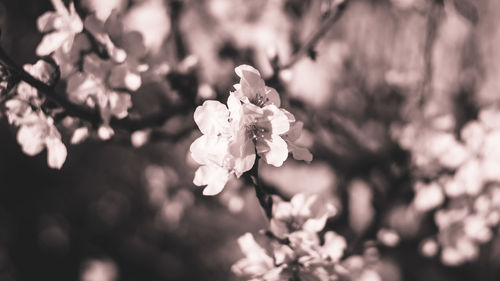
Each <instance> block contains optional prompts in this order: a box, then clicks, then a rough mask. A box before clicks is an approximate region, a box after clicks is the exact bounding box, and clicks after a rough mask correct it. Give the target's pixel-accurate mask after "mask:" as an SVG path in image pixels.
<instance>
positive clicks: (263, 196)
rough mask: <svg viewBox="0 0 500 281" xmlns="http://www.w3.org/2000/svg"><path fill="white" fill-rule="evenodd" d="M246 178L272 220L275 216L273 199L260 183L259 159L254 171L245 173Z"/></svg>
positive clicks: (256, 161) (253, 168) (256, 160)
mask: <svg viewBox="0 0 500 281" xmlns="http://www.w3.org/2000/svg"><path fill="white" fill-rule="evenodd" d="M245 176H246V177H247V178H248V179H249V181H250V182H251V183H252V185H253V186H254V188H255V195H256V196H257V199H258V200H259V204H260V206H261V207H262V209H264V212H265V213H266V216H267V218H268V219H271V217H272V215H273V198H272V197H271V195H269V193H268V192H266V190H265V189H264V188H263V186H262V185H261V184H260V182H259V157H258V156H257V158H256V159H255V164H254V165H253V167H252V169H251V170H250V171H248V172H246V173H245Z"/></svg>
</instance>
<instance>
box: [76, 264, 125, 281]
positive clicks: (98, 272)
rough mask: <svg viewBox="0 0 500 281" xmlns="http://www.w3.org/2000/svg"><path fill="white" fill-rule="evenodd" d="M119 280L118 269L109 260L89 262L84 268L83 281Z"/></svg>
mask: <svg viewBox="0 0 500 281" xmlns="http://www.w3.org/2000/svg"><path fill="white" fill-rule="evenodd" d="M117 279H118V267H117V266H116V264H115V263H114V262H113V261H112V260H109V259H103V260H99V259H90V260H87V261H86V262H85V263H84V265H83V268H82V273H81V280H82V281H115V280H117Z"/></svg>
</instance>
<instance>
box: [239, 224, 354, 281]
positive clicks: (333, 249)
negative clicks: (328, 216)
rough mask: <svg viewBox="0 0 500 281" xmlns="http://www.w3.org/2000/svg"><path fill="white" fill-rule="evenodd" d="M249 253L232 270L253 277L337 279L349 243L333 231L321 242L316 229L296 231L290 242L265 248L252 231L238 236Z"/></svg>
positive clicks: (242, 247)
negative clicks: (321, 243)
mask: <svg viewBox="0 0 500 281" xmlns="http://www.w3.org/2000/svg"><path fill="white" fill-rule="evenodd" d="M238 243H239V244H240V248H241V250H242V252H243V253H244V254H245V257H244V258H243V259H241V260H239V261H238V262H237V263H236V264H234V265H233V267H232V271H233V272H234V273H235V274H236V275H238V276H241V277H247V278H250V280H262V281H264V280H265V281H271V280H276V281H278V280H280V281H281V280H291V279H293V278H298V279H299V280H337V279H338V276H339V273H338V270H339V269H340V268H339V267H340V266H339V265H338V263H339V260H340V258H341V257H342V256H343V252H344V249H345V247H346V242H345V239H344V238H343V237H342V236H340V235H338V234H336V233H334V232H332V231H329V232H327V233H326V234H325V243H324V245H320V241H319V239H318V236H317V234H316V233H310V232H305V231H297V232H294V233H293V235H291V236H290V244H289V245H282V244H270V245H269V244H268V245H269V247H268V248H267V249H263V248H262V247H261V246H260V245H259V244H257V243H256V242H255V240H254V238H253V236H252V235H251V234H250V233H247V234H245V235H243V236H242V237H241V238H240V239H238Z"/></svg>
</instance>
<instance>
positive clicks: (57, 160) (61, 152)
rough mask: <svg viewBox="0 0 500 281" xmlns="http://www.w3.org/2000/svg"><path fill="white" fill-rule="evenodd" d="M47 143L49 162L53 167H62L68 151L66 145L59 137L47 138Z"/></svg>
mask: <svg viewBox="0 0 500 281" xmlns="http://www.w3.org/2000/svg"><path fill="white" fill-rule="evenodd" d="M46 145H47V163H48V165H49V167H51V168H53V169H61V167H62V165H63V164H64V162H65V161H66V156H67V155H68V151H67V150H66V146H64V143H63V142H62V141H61V139H59V138H55V137H50V138H47V140H46Z"/></svg>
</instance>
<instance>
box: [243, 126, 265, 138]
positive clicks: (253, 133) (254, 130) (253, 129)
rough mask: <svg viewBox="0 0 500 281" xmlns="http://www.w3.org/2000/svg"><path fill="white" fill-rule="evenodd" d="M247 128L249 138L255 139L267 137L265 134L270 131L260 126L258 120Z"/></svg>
mask: <svg viewBox="0 0 500 281" xmlns="http://www.w3.org/2000/svg"><path fill="white" fill-rule="evenodd" d="M246 129H247V136H248V138H249V139H252V140H254V141H256V140H258V139H263V138H265V134H266V133H267V132H268V130H267V129H266V128H264V127H260V126H258V125H257V124H256V122H252V123H251V124H249V125H248V126H247V128H246Z"/></svg>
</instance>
